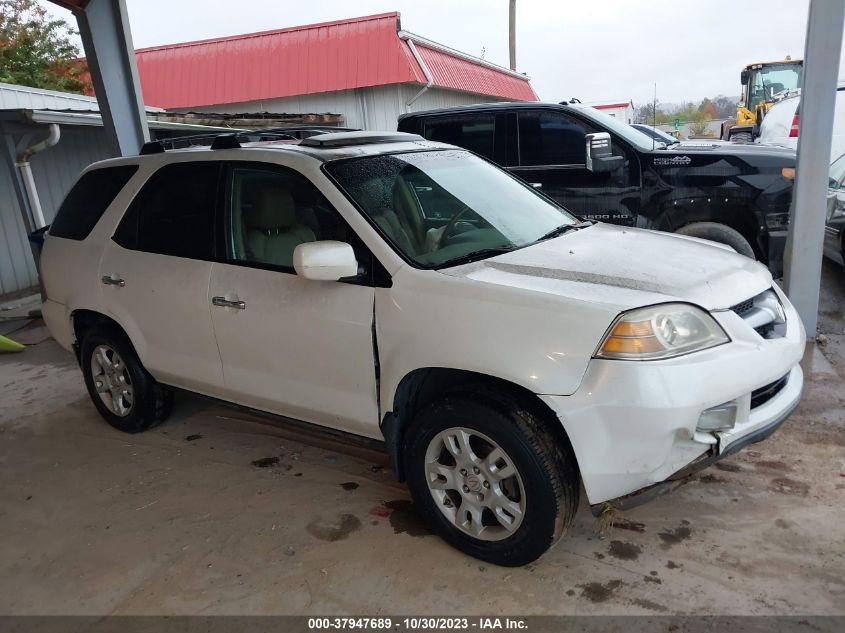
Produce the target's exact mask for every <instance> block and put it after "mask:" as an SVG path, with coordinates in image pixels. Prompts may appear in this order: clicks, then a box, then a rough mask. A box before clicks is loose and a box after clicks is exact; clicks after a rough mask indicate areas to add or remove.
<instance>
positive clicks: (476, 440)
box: [404, 394, 580, 566]
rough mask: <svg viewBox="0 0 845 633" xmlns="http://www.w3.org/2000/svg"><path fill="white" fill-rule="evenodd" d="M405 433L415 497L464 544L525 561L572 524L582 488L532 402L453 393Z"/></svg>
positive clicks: (433, 521) (475, 551) (444, 531)
mask: <svg viewBox="0 0 845 633" xmlns="http://www.w3.org/2000/svg"><path fill="white" fill-rule="evenodd" d="M555 422H556V421H555ZM405 437H406V441H405V446H404V457H405V464H406V473H407V478H408V486H409V488H410V489H411V494H412V495H413V497H414V501H415V503H416V505H417V506H418V507H419V508H420V511H421V513H422V514H423V516H424V518H425V519H426V521H427V522H428V524H429V525H430V526H431V527H432V528H433V529H434V531H435V532H436V533H437V534H438V535H440V536H441V537H442V538H443V539H444V540H445V541H447V542H448V543H450V544H451V545H453V546H454V547H456V548H457V549H459V550H461V551H462V552H465V553H467V554H469V555H470V556H474V557H475V558H479V559H481V560H484V561H487V562H490V563H493V564H496V565H503V566H519V565H525V564H527V563H530V562H532V561H534V560H536V559H537V558H539V557H540V556H542V555H543V554H544V553H545V552H546V551H547V550H548V549H549V548H550V547H551V546H552V545H554V544H555V543H556V542H557V541H558V539H560V537H561V536H562V535H563V533H564V531H565V530H566V528H567V527H569V525H570V524H571V522H572V519H573V517H574V515H575V512H576V510H577V507H578V495H579V490H580V488H579V486H580V481H579V477H578V471H577V468H576V464H575V459H574V457H573V455H572V451H571V449H570V448H569V446H568V445H567V446H561V442H560V441H559V440H558V439H557V438H556V437H554V436H553V434H552V433H550V431H549V430H548V429H547V427H546V426H545V424H544V421H543V420H542V419H540V418H539V417H538V416H536V415H535V414H533V413H531V412H530V411H528V410H527V409H526V408H525V407H524V406H519V405H518V404H517V403H515V402H510V401H508V400H507V399H505V398H503V397H501V396H494V395H492V394H491V395H489V396H479V395H477V394H473V395H469V394H456V395H448V396H446V397H444V398H443V399H441V400H438V401H436V402H434V403H432V404H431V405H429V406H428V407H426V408H425V409H423V410H422V411H421V412H420V413H419V415H417V417H416V418H415V419H414V420H413V422H412V423H411V425H410V427H409V428H408V431H407V433H406V435H405Z"/></svg>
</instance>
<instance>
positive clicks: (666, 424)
mask: <svg viewBox="0 0 845 633" xmlns="http://www.w3.org/2000/svg"><path fill="white" fill-rule="evenodd" d="M777 292H778V293H779V291H777ZM784 309H785V311H786V324H785V331H784V332H782V334H783V335H782V336H777V337H773V338H766V339H764V338H762V337H761V336H760V335H759V334H758V333H757V332H756V331H755V330H754V329H753V328H752V327H751V325H750V324H749V323H746V322H745V321H744V320H743V318H742V317H741V316H740V315H739V314H737V313H736V312H734V311H733V310H726V311H721V312H719V311H717V312H713V317H714V318H715V319H716V320H717V321H718V322H719V323H720V325H721V326H722V327H723V328H724V330H725V331H726V332H727V333H728V335H729V336H730V337H731V342H730V343H727V344H724V345H720V346H718V347H714V348H711V349H709V350H704V351H702V352H696V353H693V354H688V355H686V356H681V357H676V358H673V359H667V360H663V361H647V362H638V361H615V360H607V359H593V360H592V361H591V363H590V365H589V367H588V368H587V372H586V373H585V375H584V378H583V380H582V382H581V385H580V386H579V388H578V390H577V391H576V392H575V393H573V394H572V395H569V396H540V397H541V398H542V399H543V400H544V401H545V402H546V403H547V404H548V405H549V407H550V408H551V409H552V410H553V411H555V412H556V413H557V415H558V418H559V419H560V423H561V424H562V426H563V427H564V430H565V431H566V434H567V436H568V438H569V440H570V443H571V445H572V449H573V451H574V453H575V457H576V459H577V461H578V468H579V471H580V474H581V480H582V482H583V484H584V489H585V492H586V493H587V499H588V500H589V503H590V505H591V506H592V507H593V508H594V509H596V508H598V509H601V508H603V507H605V506H606V505H607V504H611V505H613V506H615V507H619V508H622V507H632V506H634V505H637V504H640V503H643V502H645V501H647V500H649V499H651V498H654V497H656V496H658V495H660V494H663V493H665V492H668V491H669V490H671V489H672V488H675V487H677V486H678V485H679V484H680V483H682V482H683V480H684V479H685V478H686V477H688V476H689V475H690V474H691V473H693V472H696V471H698V470H701V469H702V468H705V467H707V466H708V465H709V464H711V463H713V462H714V461H716V460H718V459H721V458H723V457H725V456H726V455H729V454H731V453H735V452H736V451H738V450H740V449H741V448H742V447H743V446H746V445H748V444H749V443H752V442H757V441H760V440H762V439H764V438H765V437H766V436H767V435H769V434H771V433H772V432H773V431H774V430H775V429H776V428H777V427H778V426H779V425H780V424H782V423H783V421H784V420H785V419H786V418H787V417H788V416H789V415H790V414H791V413H792V411H793V410H794V409H795V407H796V406H797V405H798V402H799V401H800V398H801V392H802V388H803V382H804V377H803V372H802V371H801V367H800V365H799V361H800V360H801V357H802V356H803V352H804V342H805V335H804V329H803V327H802V326H801V321H800V319H799V318H798V315H797V313H796V312H795V309H794V308H793V307H792V306H791V305H790V304H789V303H788V301H786V300H785V299H784ZM725 405H728V406H730V407H733V410H734V411H735V417H734V420H733V424H732V426H730V427H727V428H728V429H729V430H707V428H708V427H709V426H710V424H709V423H708V424H705V423H704V419H703V414H704V413H706V412H708V411H710V410H711V409H719V408H722V407H724V406H725ZM712 428H714V429H717V428H719V427H718V425H716V426H713V427H712Z"/></svg>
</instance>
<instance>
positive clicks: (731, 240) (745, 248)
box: [675, 222, 757, 259]
mask: <svg viewBox="0 0 845 633" xmlns="http://www.w3.org/2000/svg"><path fill="white" fill-rule="evenodd" d="M675 233H677V234H678V235H689V236H690V237H700V238H702V239H705V240H710V241H711V242H719V243H720V244H727V245H728V246H730V247H731V248H732V249H734V250H735V251H736V252H737V253H739V254H740V255H745V256H746V257H750V258H751V259H757V257H756V255H755V254H754V249H753V248H752V246H751V244H749V243H748V240H746V239H745V238H744V237H743V236H742V233H740V232H739V231H736V230H734V229H732V228H731V227H729V226H726V225H724V224H719V223H718V222H693V223H692V224H687V225H686V226H684V227H681V228H680V229H678V230H677V231H675Z"/></svg>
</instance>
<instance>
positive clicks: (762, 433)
mask: <svg viewBox="0 0 845 633" xmlns="http://www.w3.org/2000/svg"><path fill="white" fill-rule="evenodd" d="M796 370H797V371H798V372H799V373H800V372H801V368H800V367H796V368H795V370H793V371H796ZM791 374H792V372H790V378H789V379H788V381H789V380H792V381H793V382H795V379H794V378H793V377H792V375H791ZM798 378H799V380H798V381H797V385H798V395H797V396H796V397H794V399H792V398H790V399H789V400H790V404H788V405H787V408H786V409H784V410H782V411H780V413H778V414H777V417H776V418H775V419H774V420H772V421H771V422H769V423H768V424H766V425H765V426H762V427H760V428H758V429H757V430H755V431H751V432H750V433H747V434H745V435H742V436H740V437H739V438H737V439H735V440H734V441H732V442H730V443H729V444H725V443H724V441H723V440H724V439H726V438H725V437H721V438H720V441H719V442H718V443H717V444H714V445H713V446H712V447H711V448H710V449H709V450H708V451H707V452H706V453H704V454H703V455H701V456H700V457H699V458H698V459H696V460H695V461H693V462H692V463H690V464H688V465H687V466H685V467H684V468H681V470H679V471H678V472H676V473H674V474H672V475H670V476H669V478H668V479H666V481H661V482H660V483H657V484H654V485H651V486H648V487H646V488H642V489H640V490H637V491H635V492H632V493H630V494H628V495H625V496H623V497H617V498H616V499H611V500H609V501H603V502H601V503H595V504H592V505H591V506H590V511H591V512H592V513H593V515H594V516H599V515H600V514H601V513H602V511H603V510H604V508H605V506H608V505H610V506H612V507H614V508H616V509H618V510H628V509H630V508H635V507H636V506H638V505H642V504H643V503H647V502H649V501H651V500H652V499H654V498H656V497H660V496H662V495H665V494H667V493H669V492H671V491H672V490H674V489H675V488H677V487H678V486H681V485H683V484H685V483H686V482H687V479H688V478H689V477H690V476H692V475H694V474H695V473H697V472H698V471H700V470H704V469H705V468H708V467H709V466H712V465H713V464H715V463H716V462H718V461H720V460H722V459H724V458H725V457H728V456H729V455H733V454H734V453H738V452H739V451H741V450H742V449H743V448H745V447H746V446H748V445H749V444H756V443H757V442H762V441H763V440H765V439H766V438H767V437H769V436H770V435H771V434H772V433H774V432H775V431H777V430H778V429H779V428H780V426H781V424H783V423H784V422H786V420H787V418H788V417H789V416H790V415H792V412H793V411H795V409H796V408H797V407H798V404H799V402H800V400H801V380H800V378H801V377H800V376H799V377H798Z"/></svg>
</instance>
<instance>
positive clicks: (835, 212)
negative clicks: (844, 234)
mask: <svg viewBox="0 0 845 633" xmlns="http://www.w3.org/2000/svg"><path fill="white" fill-rule="evenodd" d="M832 198H833V199H832V200H830V201H829V202H828V205H827V218H826V221H827V222H830V221H831V220H833V219H834V218H842V217H845V192H842V191H837V192H836V193H834V194H833V196H832Z"/></svg>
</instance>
